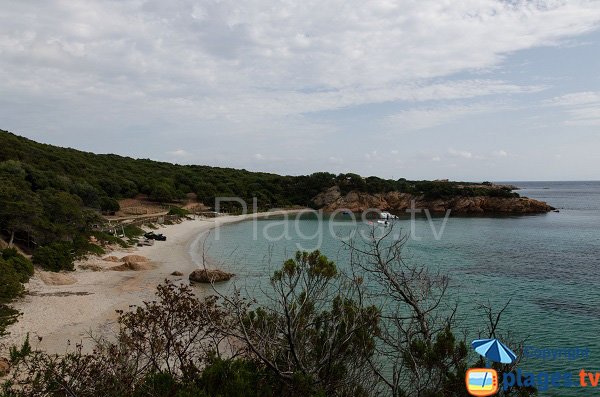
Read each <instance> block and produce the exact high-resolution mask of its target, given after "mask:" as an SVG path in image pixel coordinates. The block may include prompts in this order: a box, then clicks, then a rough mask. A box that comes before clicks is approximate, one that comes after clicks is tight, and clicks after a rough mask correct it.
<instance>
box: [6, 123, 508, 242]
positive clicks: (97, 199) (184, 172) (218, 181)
mask: <svg viewBox="0 0 600 397" xmlns="http://www.w3.org/2000/svg"><path fill="white" fill-rule="evenodd" d="M461 184H462V185H464V183H461ZM334 185H338V186H339V187H340V189H341V190H342V192H349V191H352V190H356V191H361V192H368V193H384V192H389V191H403V192H408V193H414V194H423V195H425V196H427V197H430V198H435V197H443V196H456V195H468V196H473V195H486V194H490V192H492V191H493V193H494V194H498V189H490V192H487V191H485V189H483V190H482V188H481V186H473V187H472V188H471V187H468V186H467V187H464V186H463V187H460V186H459V185H458V184H457V183H440V182H429V181H407V180H405V179H399V180H386V179H381V178H377V177H368V178H363V177H361V176H359V175H356V174H339V175H334V174H331V173H327V172H319V173H314V174H311V175H306V176H282V175H275V174H268V173H261V172H250V171H246V170H238V169H231V168H219V167H209V166H200V165H175V164H169V163H164V162H158V161H152V160H148V159H132V158H129V157H123V156H117V155H113V154H93V153H87V152H82V151H79V150H75V149H68V148H61V147H56V146H52V145H46V144H41V143H37V142H34V141H32V140H29V139H26V138H23V137H20V136H17V135H14V134H12V133H10V132H6V131H1V130H0V203H1V204H2V206H1V208H0V231H1V232H2V234H4V236H5V237H6V238H7V239H11V238H13V237H14V238H15V239H16V240H15V241H17V242H23V241H25V242H26V244H25V247H24V248H25V249H33V248H36V247H39V246H43V245H47V244H50V243H54V242H62V241H73V240H75V238H76V237H77V236H80V235H81V234H82V233H83V234H85V232H86V230H88V226H89V225H90V224H92V223H97V222H99V219H98V216H99V214H100V210H114V207H115V206H116V205H118V204H116V201H115V200H117V199H120V198H131V197H135V196H137V195H138V194H144V195H147V196H148V197H149V198H150V199H151V200H154V201H157V202H174V201H177V200H179V199H183V198H185V196H186V195H187V194H189V193H195V194H196V195H197V197H198V200H200V201H202V202H204V203H205V204H207V205H209V206H211V204H213V203H214V198H215V197H218V196H235V197H241V198H243V199H245V200H246V201H247V202H251V200H252V198H253V197H257V199H258V205H259V208H260V209H268V208H273V207H286V206H291V205H301V206H312V204H313V203H312V199H313V198H314V197H315V196H316V195H317V194H318V193H320V192H321V191H323V190H324V189H327V188H329V187H331V186H334ZM500 193H503V192H502V191H501V192H500ZM505 193H506V192H505ZM507 194H511V193H507Z"/></svg>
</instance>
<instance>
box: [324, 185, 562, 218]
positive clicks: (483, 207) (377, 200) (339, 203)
mask: <svg viewBox="0 0 600 397" xmlns="http://www.w3.org/2000/svg"><path fill="white" fill-rule="evenodd" d="M413 202H414V208H418V209H428V210H429V211H431V212H434V213H443V212H446V211H447V210H452V212H454V213H456V214H537V213H546V212H550V211H552V210H554V207H552V206H550V205H548V204H547V203H545V202H543V201H539V200H534V199H531V198H527V197H494V196H493V195H487V196H461V195H456V196H449V197H441V198H427V197H426V196H425V195H416V194H410V193H402V192H388V193H379V194H370V193H365V192H357V191H350V192H348V193H346V194H343V193H342V192H341V190H340V188H339V187H338V186H333V187H331V188H329V189H328V190H326V191H324V192H322V193H320V194H318V195H317V196H316V197H315V198H314V199H313V203H314V205H315V206H316V207H317V208H319V209H322V210H324V211H327V212H332V211H336V210H349V211H352V212H363V211H366V210H367V209H373V208H376V209H380V210H384V211H394V212H401V211H402V212H403V211H405V210H407V209H410V208H411V203H413Z"/></svg>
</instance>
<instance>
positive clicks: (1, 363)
mask: <svg viewBox="0 0 600 397" xmlns="http://www.w3.org/2000/svg"><path fill="white" fill-rule="evenodd" d="M9 371H10V361H8V359H6V358H4V357H0V376H4V375H8V372H9Z"/></svg>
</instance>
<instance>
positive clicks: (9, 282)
mask: <svg viewBox="0 0 600 397" xmlns="http://www.w3.org/2000/svg"><path fill="white" fill-rule="evenodd" d="M23 291H24V288H23V284H21V275H20V274H19V273H18V272H17V271H16V270H15V269H14V268H13V266H12V264H10V263H9V262H8V261H6V260H4V259H0V304H1V303H9V302H11V301H12V300H13V299H14V298H16V297H17V296H19V295H21V294H22V293H23Z"/></svg>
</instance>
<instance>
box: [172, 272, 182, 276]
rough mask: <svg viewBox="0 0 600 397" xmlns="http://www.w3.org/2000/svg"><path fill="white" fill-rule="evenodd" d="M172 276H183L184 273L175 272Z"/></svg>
mask: <svg viewBox="0 0 600 397" xmlns="http://www.w3.org/2000/svg"><path fill="white" fill-rule="evenodd" d="M171 276H183V273H181V272H178V271H174V272H173V273H171Z"/></svg>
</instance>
